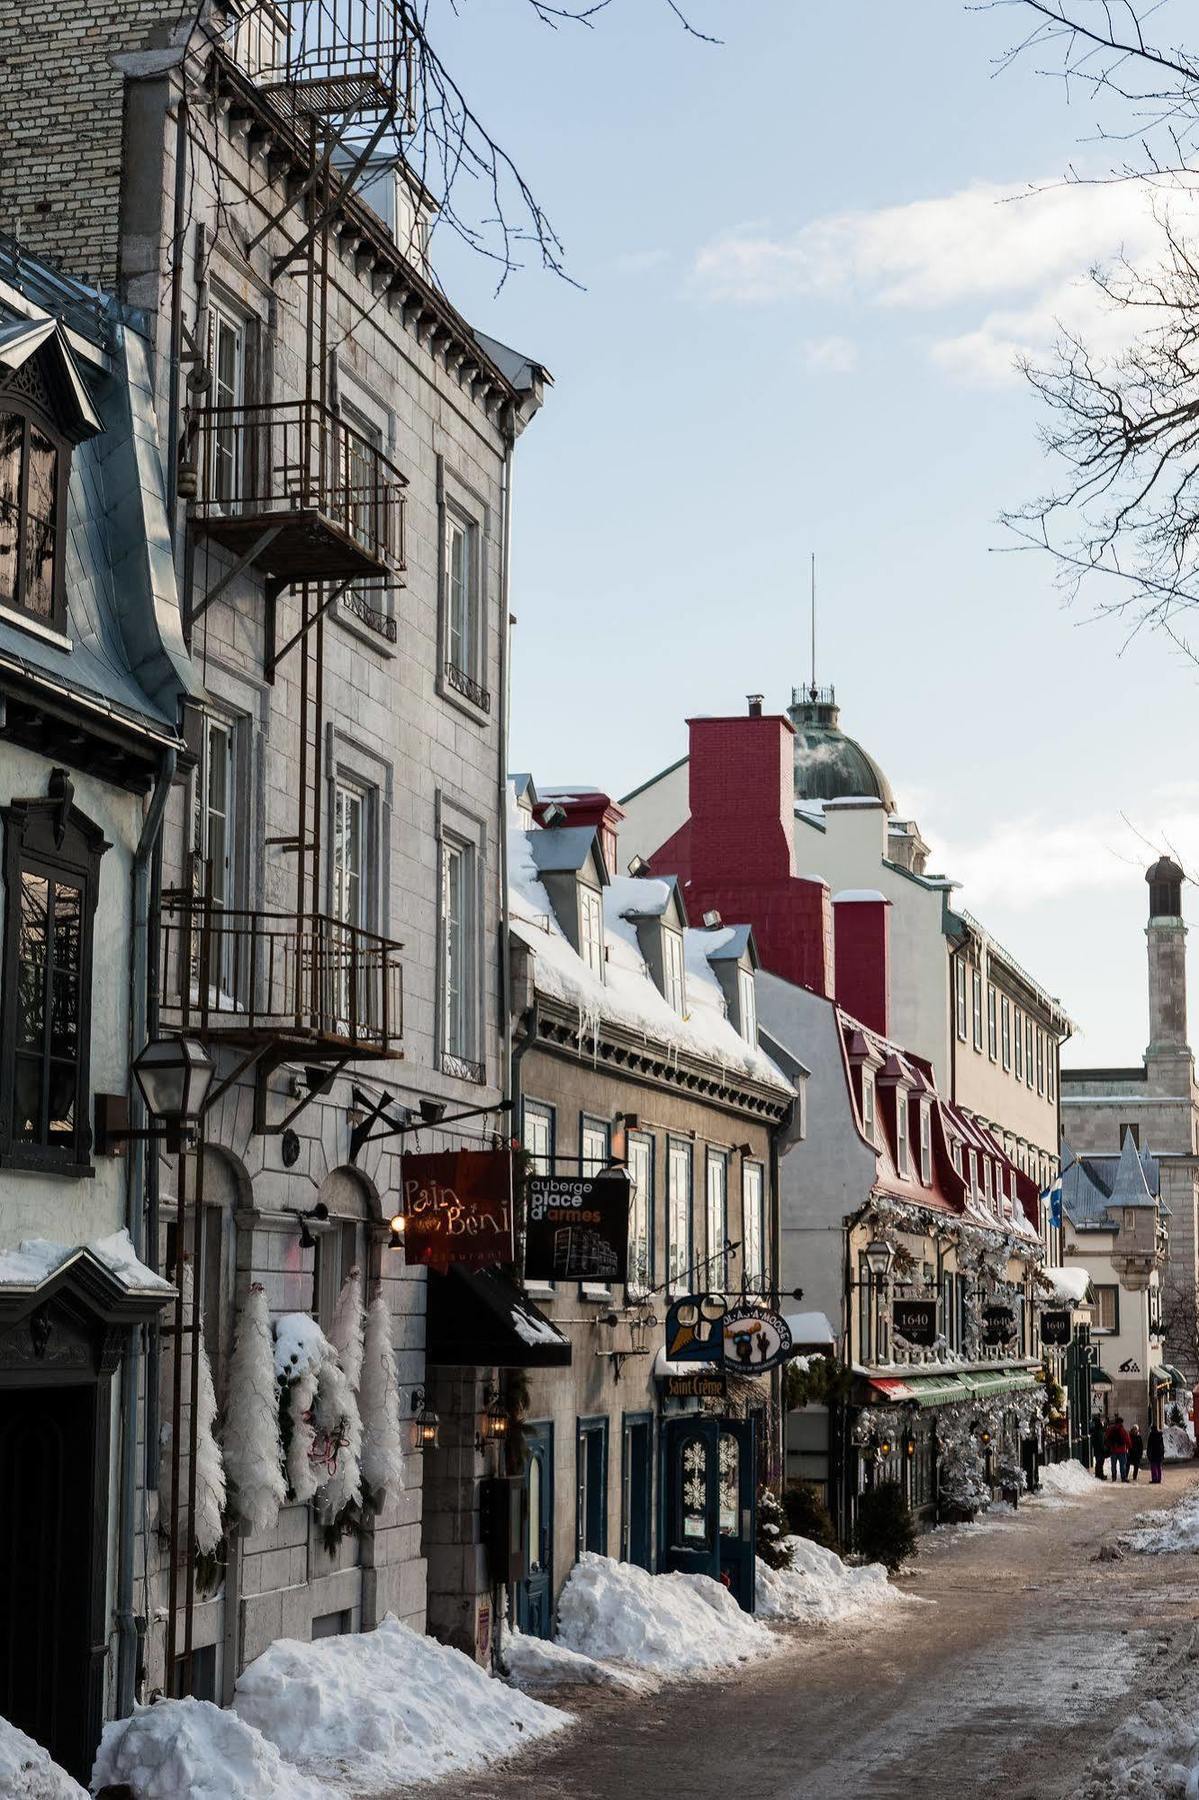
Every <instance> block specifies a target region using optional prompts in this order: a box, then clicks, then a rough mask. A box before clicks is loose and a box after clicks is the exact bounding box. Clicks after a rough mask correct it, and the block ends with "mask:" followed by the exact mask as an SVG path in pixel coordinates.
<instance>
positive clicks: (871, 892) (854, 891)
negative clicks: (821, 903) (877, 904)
mask: <svg viewBox="0 0 1199 1800" xmlns="http://www.w3.org/2000/svg"><path fill="white" fill-rule="evenodd" d="M867 900H871V901H877V900H881V901H882V903H883V905H884V906H889V905H890V904H891V902H890V901H889V900H888V899H887V896H886V895H885V894H880V893H879V891H878V889H877V888H842V889H841V892H840V893H839V894H834V895H833V905H834V906H837V905H842V906H850V905H853V904H855V903H856V902H857V901H867Z"/></svg>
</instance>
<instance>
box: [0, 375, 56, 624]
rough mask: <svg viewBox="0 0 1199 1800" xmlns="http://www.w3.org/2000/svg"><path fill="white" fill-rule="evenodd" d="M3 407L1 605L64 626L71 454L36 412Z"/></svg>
mask: <svg viewBox="0 0 1199 1800" xmlns="http://www.w3.org/2000/svg"><path fill="white" fill-rule="evenodd" d="M2 404H3V406H4V409H5V410H3V411H0V604H2V605H4V606H14V607H16V608H17V609H18V610H19V611H21V612H26V613H30V614H32V616H33V617H34V618H36V619H40V620H41V621H42V623H43V624H45V625H49V626H53V627H55V628H56V629H61V628H62V626H63V624H64V623H65V612H66V604H65V600H64V597H63V596H64V583H63V556H64V550H65V537H66V506H65V504H64V502H65V499H66V485H67V473H68V470H69V467H70V453H69V451H68V449H67V446H66V444H65V443H64V442H63V441H62V439H61V438H59V437H58V435H57V434H56V433H53V432H51V431H50V429H49V428H48V426H46V425H43V424H41V423H40V422H39V420H38V419H37V418H35V417H34V416H33V414H32V413H24V412H13V411H11V410H9V408H10V406H11V402H10V401H8V400H7V399H6V400H4V401H3V403H2Z"/></svg>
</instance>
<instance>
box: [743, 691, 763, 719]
mask: <svg viewBox="0 0 1199 1800" xmlns="http://www.w3.org/2000/svg"><path fill="white" fill-rule="evenodd" d="M746 699H747V700H748V701H749V716H750V718H751V719H760V718H761V717H762V695H761V694H747V695H746Z"/></svg>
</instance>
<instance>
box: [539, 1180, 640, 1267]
mask: <svg viewBox="0 0 1199 1800" xmlns="http://www.w3.org/2000/svg"><path fill="white" fill-rule="evenodd" d="M628 1261H629V1178H628V1176H627V1175H625V1174H623V1173H621V1172H620V1171H616V1172H614V1173H609V1174H604V1175H533V1176H531V1177H530V1179H529V1181H528V1182H527V1183H526V1186H525V1276H526V1279H528V1280H530V1281H625V1280H626V1279H627V1277H628Z"/></svg>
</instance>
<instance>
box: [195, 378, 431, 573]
mask: <svg viewBox="0 0 1199 1800" xmlns="http://www.w3.org/2000/svg"><path fill="white" fill-rule="evenodd" d="M407 485H408V483H407V481H406V479H405V477H404V476H403V475H401V474H400V471H399V470H398V469H397V468H396V467H395V465H394V463H392V462H390V461H389V460H388V458H387V457H386V456H384V454H383V452H382V451H381V450H380V449H379V446H378V445H377V444H373V443H372V442H371V441H370V439H369V438H367V437H364V436H363V434H362V433H361V432H360V431H355V429H354V427H353V426H352V425H349V424H347V423H346V421H345V420H344V419H339V418H338V417H337V416H336V414H335V413H333V412H332V411H331V410H330V409H329V408H328V407H326V406H321V405H320V404H319V403H318V402H317V401H315V400H311V401H310V400H284V401H279V402H276V403H275V404H272V405H264V406H209V407H204V408H202V409H201V411H200V413H199V431H198V441H197V444H196V499H195V502H194V507H193V514H194V517H195V518H196V519H197V520H200V521H202V522H203V526H204V529H205V530H206V531H207V532H208V534H209V536H210V537H213V538H215V539H216V541H217V542H218V543H219V544H222V545H224V546H225V548H226V549H228V550H231V551H232V552H233V553H234V554H235V555H237V556H238V557H245V556H248V557H249V558H250V560H251V561H252V562H253V564H254V566H255V567H256V568H259V569H261V570H263V572H264V573H265V574H267V575H271V576H275V577H278V578H281V579H283V580H287V581H345V580H352V581H358V580H366V581H371V580H374V581H380V580H382V581H393V582H394V581H395V580H396V579H397V578H398V576H399V575H400V574H401V573H402V571H403V568H404V489H405V488H406V487H407Z"/></svg>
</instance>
